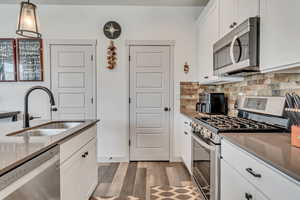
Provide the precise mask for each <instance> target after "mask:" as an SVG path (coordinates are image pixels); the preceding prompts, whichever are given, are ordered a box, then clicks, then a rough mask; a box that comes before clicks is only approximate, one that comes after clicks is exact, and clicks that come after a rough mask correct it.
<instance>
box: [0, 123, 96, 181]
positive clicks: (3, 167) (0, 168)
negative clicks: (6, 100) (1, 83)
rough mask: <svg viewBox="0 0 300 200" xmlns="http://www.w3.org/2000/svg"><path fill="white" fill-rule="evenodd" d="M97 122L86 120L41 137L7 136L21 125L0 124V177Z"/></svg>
mask: <svg viewBox="0 0 300 200" xmlns="http://www.w3.org/2000/svg"><path fill="white" fill-rule="evenodd" d="M49 122H51V121H42V120H33V121H31V122H30V123H31V127H35V126H39V125H42V124H45V123H49ZM97 122H98V120H86V121H84V122H83V123H82V124H80V125H78V126H76V127H74V128H71V129H69V130H67V131H65V132H63V133H61V134H58V135H55V136H42V137H41V136H38V137H37V136H29V137H22V136H7V135H8V134H11V133H14V132H18V131H20V130H22V129H23V128H22V125H23V123H22V122H21V121H18V122H10V123H3V124H0V176H1V175H2V174H4V173H6V172H7V171H9V170H11V169H13V168H15V167H16V166H18V165H20V164H23V163H24V162H26V161H27V160H30V159H31V158H33V157H35V156H36V155H39V154H40V153H42V152H44V151H47V150H48V149H50V148H52V147H54V146H55V145H57V144H60V143H63V142H65V141H66V140H68V139H70V138H71V137H73V136H75V135H77V134H79V133H80V132H82V131H83V130H85V129H87V128H89V127H91V126H93V125H95V124H96V123H97Z"/></svg>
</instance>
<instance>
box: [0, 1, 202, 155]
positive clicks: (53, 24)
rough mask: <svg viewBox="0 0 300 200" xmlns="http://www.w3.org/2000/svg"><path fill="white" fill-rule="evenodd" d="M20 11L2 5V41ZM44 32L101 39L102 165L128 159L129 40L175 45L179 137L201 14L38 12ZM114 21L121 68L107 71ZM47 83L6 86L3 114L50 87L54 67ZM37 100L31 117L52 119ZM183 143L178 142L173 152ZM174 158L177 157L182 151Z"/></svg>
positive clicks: (82, 9) (1, 95)
mask: <svg viewBox="0 0 300 200" xmlns="http://www.w3.org/2000/svg"><path fill="white" fill-rule="evenodd" d="M18 9H19V6H17V5H0V26H1V28H0V37H14V36H15V34H14V32H15V29H16V22H17V16H18V12H19V10H18ZM38 12H39V16H40V23H41V30H42V33H43V38H44V39H85V38H86V39H97V40H98V47H97V51H98V52H97V56H96V57H97V79H98V80H97V86H98V90H97V92H98V100H97V102H98V108H97V117H98V118H99V119H101V122H100V130H99V133H98V134H99V145H98V146H99V148H98V150H99V153H98V156H99V158H101V159H107V158H109V157H113V159H115V160H118V159H119V160H120V159H121V160H123V159H125V160H126V159H128V125H129V122H128V119H129V117H128V116H129V108H128V106H129V105H128V97H129V95H128V94H129V86H128V70H127V69H126V62H127V60H128V58H126V48H125V40H175V41H176V45H175V66H174V68H175V70H174V73H175V74H174V76H175V83H174V84H175V92H174V93H175V112H176V114H175V123H174V124H175V127H174V130H175V135H176V134H177V132H176V131H177V130H179V127H178V126H177V124H178V123H177V120H178V119H179V113H178V112H179V98H180V95H179V94H180V91H179V82H180V81H181V80H195V79H196V77H197V67H196V24H195V19H196V17H197V16H198V15H199V12H200V8H182V7H121V6H120V7H118V6H117V7H111V6H49V5H47V6H46V5H44V6H39V10H38ZM109 20H115V21H118V22H119V23H120V24H121V26H122V28H123V32H122V35H121V37H120V39H118V40H117V41H116V45H117V48H118V66H117V68H116V69H115V70H112V71H111V70H108V69H106V61H105V58H106V55H105V53H106V48H107V46H108V40H107V39H106V38H105V37H104V36H103V33H102V27H103V25H104V24H105V22H107V21H109ZM185 61H188V63H189V64H191V71H190V73H189V74H188V75H186V74H184V72H183V65H184V62H185ZM45 68H46V69H45V70H46V81H45V82H44V83H33V84H29V83H26V84H25V83H1V84H0V110H3V109H4V110H6V109H22V108H23V96H24V92H25V90H26V89H27V88H28V87H30V86H32V85H36V84H43V85H46V86H49V85H50V84H49V66H45ZM46 98H47V97H45V95H43V100H40V97H39V96H38V95H37V94H36V95H33V96H32V97H31V99H32V101H33V102H34V104H33V105H34V106H33V105H32V106H31V107H30V109H31V113H34V114H35V115H39V116H41V115H42V116H44V117H47V114H43V113H47V111H48V100H47V99H46ZM177 143H178V141H177V140H176V137H175V143H174V146H175V147H176V146H178V145H177ZM174 156H175V157H176V156H178V151H177V149H176V150H175V155H174Z"/></svg>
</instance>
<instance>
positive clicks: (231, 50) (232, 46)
mask: <svg viewBox="0 0 300 200" xmlns="http://www.w3.org/2000/svg"><path fill="white" fill-rule="evenodd" d="M237 39H238V36H237V35H236V36H234V37H233V40H232V42H231V45H230V59H231V62H232V64H236V63H237V62H236V61H235V58H234V52H233V51H234V44H235V41H236V40H237Z"/></svg>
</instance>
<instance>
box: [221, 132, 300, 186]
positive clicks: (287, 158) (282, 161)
mask: <svg viewBox="0 0 300 200" xmlns="http://www.w3.org/2000/svg"><path fill="white" fill-rule="evenodd" d="M221 136H222V137H223V138H224V139H225V140H227V141H229V142H231V143H233V144H234V145H237V146H239V147H240V148H242V149H244V150H246V151H247V152H249V153H250V154H252V155H254V156H256V157H258V158H260V159H261V160H263V161H265V162H266V163H268V164H269V165H271V166H272V167H274V168H276V169H278V170H280V171H281V172H283V173H285V174H287V175H288V176H290V177H292V178H294V179H296V180H297V181H299V182H300V148H297V147H294V146H292V145H291V136H290V134H288V133H222V134H221Z"/></svg>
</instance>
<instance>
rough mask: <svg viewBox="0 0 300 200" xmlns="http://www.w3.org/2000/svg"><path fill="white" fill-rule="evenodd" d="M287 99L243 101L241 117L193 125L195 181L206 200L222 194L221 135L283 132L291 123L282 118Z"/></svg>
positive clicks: (198, 121)
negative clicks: (226, 133)
mask: <svg viewBox="0 0 300 200" xmlns="http://www.w3.org/2000/svg"><path fill="white" fill-rule="evenodd" d="M284 105H285V98H284V97H250V96H248V97H246V96H245V97H243V98H241V101H240V103H239V111H238V116H237V117H230V116H225V115H212V116H208V117H199V118H196V119H195V120H194V121H193V123H191V127H192V131H193V141H192V162H193V164H192V172H193V178H194V181H195V182H196V184H197V185H198V187H199V189H200V191H201V192H202V194H203V196H204V197H205V198H206V200H218V199H219V194H220V185H219V182H220V181H219V178H220V173H221V172H220V159H221V136H220V135H219V133H224V132H229V133H245V132H247V133H251V132H282V131H283V130H286V129H287V127H288V119H285V118H283V117H282V113H283V110H284Z"/></svg>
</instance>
